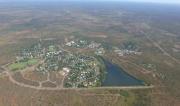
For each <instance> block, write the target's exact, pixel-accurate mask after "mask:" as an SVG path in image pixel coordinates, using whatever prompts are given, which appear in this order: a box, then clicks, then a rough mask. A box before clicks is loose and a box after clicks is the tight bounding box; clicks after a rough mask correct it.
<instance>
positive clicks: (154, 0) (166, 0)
mask: <svg viewBox="0 0 180 106" xmlns="http://www.w3.org/2000/svg"><path fill="white" fill-rule="evenodd" d="M0 1H2V2H3V1H62V0H0ZM63 1H133V2H152V3H170V4H177V3H178V4H180V0H63Z"/></svg>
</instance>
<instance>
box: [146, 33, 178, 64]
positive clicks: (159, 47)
mask: <svg viewBox="0 0 180 106" xmlns="http://www.w3.org/2000/svg"><path fill="white" fill-rule="evenodd" d="M144 35H145V36H146V38H147V39H148V40H149V41H150V42H152V43H153V45H154V46H155V47H157V48H158V49H159V50H160V51H161V52H162V53H163V54H164V55H166V56H168V57H170V58H171V59H172V60H174V61H175V62H177V63H178V64H180V61H179V60H177V59H176V58H174V57H173V56H171V55H170V54H169V53H168V52H166V51H165V50H164V49H163V48H162V47H161V46H160V45H159V44H158V43H157V42H155V41H153V40H152V39H151V38H150V37H149V36H148V35H146V34H144Z"/></svg>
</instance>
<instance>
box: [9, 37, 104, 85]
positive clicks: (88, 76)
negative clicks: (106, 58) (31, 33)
mask: <svg viewBox="0 0 180 106" xmlns="http://www.w3.org/2000/svg"><path fill="white" fill-rule="evenodd" d="M81 42H82V41H81ZM91 45H92V46H93V44H91ZM92 46H91V47H92ZM93 47H94V46H93ZM32 65H37V67H36V68H35V71H38V72H42V73H47V72H59V73H60V74H61V75H62V76H65V82H64V86H65V87H74V88H76V87H93V86H100V84H101V82H102V81H101V80H100V76H101V75H100V74H102V73H100V66H101V63H100V62H99V61H98V60H97V59H96V58H95V57H93V56H91V55H85V54H80V53H71V52H69V51H64V49H62V48H61V46H60V45H57V44H54V45H48V46H47V47H45V46H43V45H42V43H41V41H39V42H38V43H37V44H36V45H33V46H32V47H31V48H27V49H23V50H22V51H21V52H20V53H19V55H18V56H17V57H16V61H15V62H14V63H12V64H10V65H9V69H11V70H12V71H17V70H23V69H24V68H26V67H28V66H32Z"/></svg>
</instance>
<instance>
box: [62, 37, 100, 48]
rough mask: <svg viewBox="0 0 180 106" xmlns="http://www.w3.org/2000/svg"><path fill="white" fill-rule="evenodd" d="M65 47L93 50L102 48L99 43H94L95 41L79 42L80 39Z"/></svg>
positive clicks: (68, 43)
mask: <svg viewBox="0 0 180 106" xmlns="http://www.w3.org/2000/svg"><path fill="white" fill-rule="evenodd" d="M65 45H66V46H69V47H76V48H91V49H94V48H99V47H100V46H101V44H100V43H97V42H94V41H91V42H90V41H87V40H79V39H77V40H72V41H70V42H67V43H66V44H65Z"/></svg>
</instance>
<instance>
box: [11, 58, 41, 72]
mask: <svg viewBox="0 0 180 106" xmlns="http://www.w3.org/2000/svg"><path fill="white" fill-rule="evenodd" d="M37 62H38V60H37V59H29V60H27V61H25V62H17V63H12V64H11V65H9V66H8V67H9V69H10V70H13V71H16V70H21V69H24V68H26V67H27V66H31V65H34V64H36V63H37Z"/></svg>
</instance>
